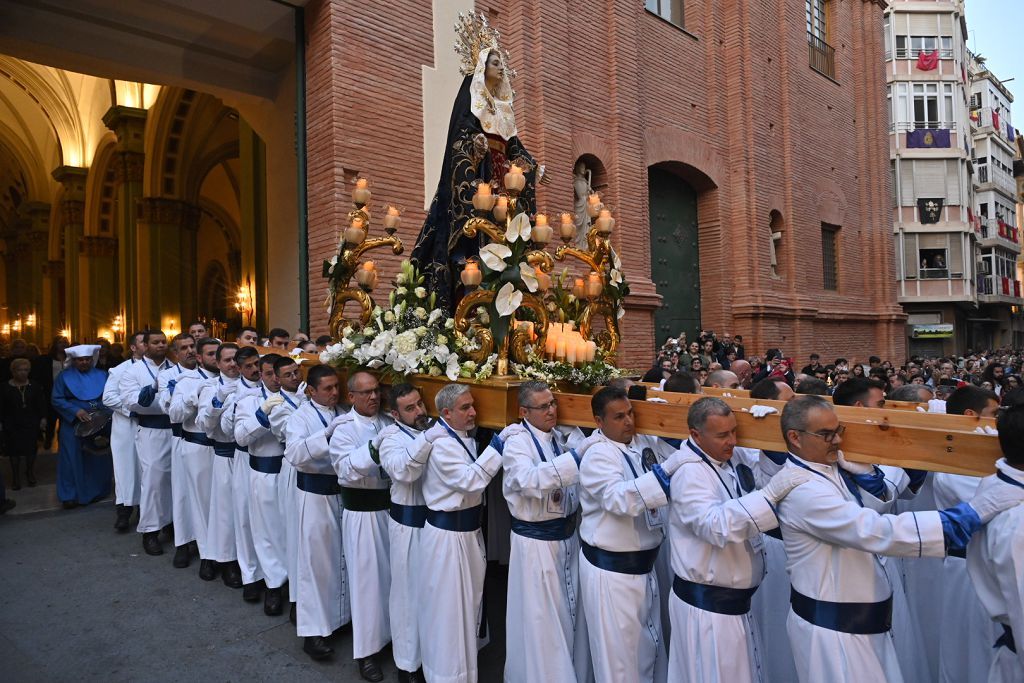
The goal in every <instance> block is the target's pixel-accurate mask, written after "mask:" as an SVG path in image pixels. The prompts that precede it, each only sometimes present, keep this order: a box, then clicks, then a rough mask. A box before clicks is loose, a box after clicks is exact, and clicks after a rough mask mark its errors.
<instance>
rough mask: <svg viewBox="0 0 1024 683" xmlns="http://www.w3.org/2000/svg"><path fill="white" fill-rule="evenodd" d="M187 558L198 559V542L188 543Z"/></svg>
mask: <svg viewBox="0 0 1024 683" xmlns="http://www.w3.org/2000/svg"><path fill="white" fill-rule="evenodd" d="M188 556H189V557H199V543H198V541H190V542H189V544H188Z"/></svg>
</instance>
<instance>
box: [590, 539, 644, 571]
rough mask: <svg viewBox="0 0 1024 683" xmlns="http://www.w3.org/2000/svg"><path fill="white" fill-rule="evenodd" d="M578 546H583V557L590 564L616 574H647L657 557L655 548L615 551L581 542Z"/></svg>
mask: <svg viewBox="0 0 1024 683" xmlns="http://www.w3.org/2000/svg"><path fill="white" fill-rule="evenodd" d="M580 546H581V547H582V548H583V557H585V558H587V561H588V562H590V564H592V565H594V566H595V567H597V568H598V569H604V570H605V571H608V572H615V573H616V574H635V575H641V574H647V573H649V572H650V571H651V570H652V569H654V561H655V560H656V559H657V558H658V549H657V548H651V549H650V550H637V551H635V552H624V553H617V552H614V551H612V550H604V549H603V548H598V547H596V546H592V545H590V544H588V543H583V542H581V543H580Z"/></svg>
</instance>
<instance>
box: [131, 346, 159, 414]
mask: <svg viewBox="0 0 1024 683" xmlns="http://www.w3.org/2000/svg"><path fill="white" fill-rule="evenodd" d="M145 362H146V361H145V359H143V360H140V361H139V363H145ZM134 368H135V365H133V366H132V367H131V368H129V369H127V370H126V371H125V373H124V376H123V378H122V379H121V403H122V404H123V405H124V407H125V409H127V410H128V411H129V412H132V413H139V414H140V415H160V414H161V413H160V406H159V405H157V401H156V397H155V396H154V397H153V402H152V403H150V404H149V405H148V406H144V405H141V404H140V403H139V392H140V391H142V388H143V387H144V386H153V385H155V382H154V381H150V382H147V383H146V384H142V383H141V382H140V381H139V376H138V373H137V372H133V369H134ZM147 379H148V377H147Z"/></svg>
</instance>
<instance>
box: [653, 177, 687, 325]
mask: <svg viewBox="0 0 1024 683" xmlns="http://www.w3.org/2000/svg"><path fill="white" fill-rule="evenodd" d="M647 191H648V201H649V207H650V226H651V280H652V281H653V282H654V285H655V288H656V290H657V292H658V294H660V295H661V297H662V299H661V307H660V308H658V309H657V310H656V311H655V312H654V336H655V340H656V341H657V343H658V344H660V343H661V342H663V341H664V340H665V338H666V337H668V336H678V335H679V333H680V332H685V333H686V335H687V338H688V339H696V338H697V334H698V333H699V332H700V258H699V249H698V247H699V244H698V231H697V191H696V190H695V189H694V188H693V186H692V185H690V183H688V182H687V181H686V180H684V179H683V178H682V176H680V175H678V174H676V173H674V172H672V171H671V170H669V169H668V168H665V167H662V166H652V167H650V168H649V169H648V171H647Z"/></svg>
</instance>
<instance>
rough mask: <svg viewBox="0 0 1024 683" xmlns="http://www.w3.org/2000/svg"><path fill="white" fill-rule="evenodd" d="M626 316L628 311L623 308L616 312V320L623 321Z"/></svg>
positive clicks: (620, 307)
mask: <svg viewBox="0 0 1024 683" xmlns="http://www.w3.org/2000/svg"><path fill="white" fill-rule="evenodd" d="M625 315H626V309H625V308H623V307H622V306H619V310H618V311H616V312H615V319H616V320H622V318H623V316H625Z"/></svg>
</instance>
